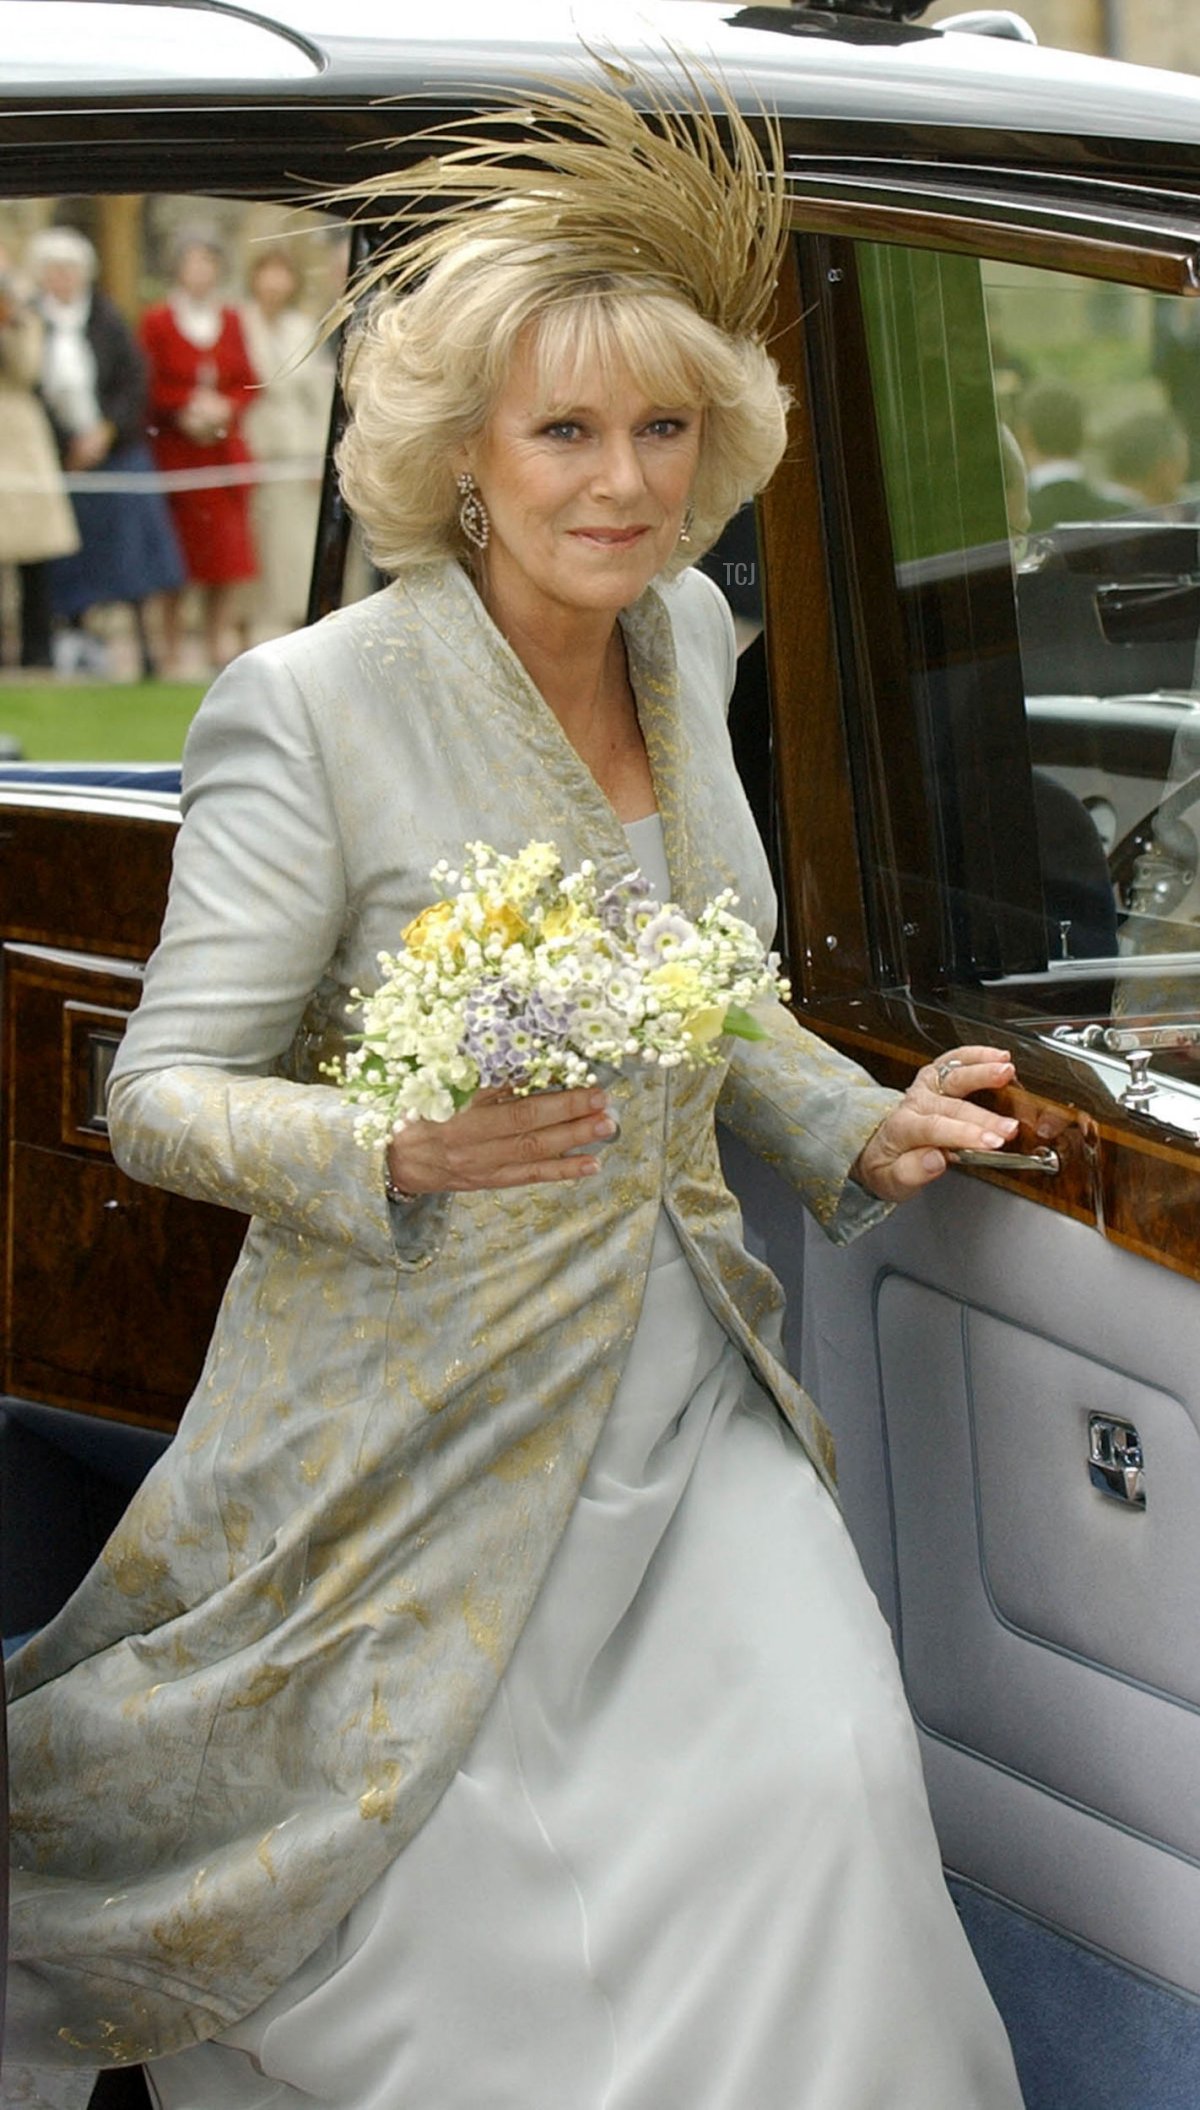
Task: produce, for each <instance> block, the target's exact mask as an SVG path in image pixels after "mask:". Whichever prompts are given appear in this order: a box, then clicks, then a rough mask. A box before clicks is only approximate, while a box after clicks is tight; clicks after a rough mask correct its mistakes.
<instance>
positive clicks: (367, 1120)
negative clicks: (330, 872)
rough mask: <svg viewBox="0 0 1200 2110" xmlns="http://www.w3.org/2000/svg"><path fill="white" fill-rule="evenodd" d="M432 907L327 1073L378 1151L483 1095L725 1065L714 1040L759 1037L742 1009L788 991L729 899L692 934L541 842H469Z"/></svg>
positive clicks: (622, 884)
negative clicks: (616, 1073) (413, 1124)
mask: <svg viewBox="0 0 1200 2110" xmlns="http://www.w3.org/2000/svg"><path fill="white" fill-rule="evenodd" d="M430 877H431V878H432V879H433V881H434V884H435V885H436V886H437V887H439V889H441V890H442V898H441V899H439V900H437V901H435V902H433V903H432V904H431V906H430V907H429V908H426V909H423V910H422V911H421V914H420V915H419V916H417V917H415V918H414V920H413V921H412V922H411V923H410V924H409V925H408V928H407V929H406V930H405V931H404V933H403V938H404V951H403V952H401V953H399V954H396V955H392V954H390V953H381V954H380V956H379V964H380V968H381V970H382V974H383V980H382V982H381V983H380V986H379V988H378V989H377V990H376V991H375V992H374V994H373V995H371V996H366V997H364V996H363V994H362V992H361V991H359V990H353V991H352V992H351V996H352V1000H353V1002H354V1003H355V1004H356V1005H357V1006H361V1013H362V1032H361V1035H359V1036H358V1037H357V1044H356V1045H355V1047H354V1048H353V1049H352V1051H351V1052H350V1053H349V1054H348V1055H347V1056H345V1058H344V1059H343V1060H341V1061H339V1062H337V1063H333V1064H331V1065H329V1067H328V1072H327V1073H328V1074H329V1075H330V1076H332V1077H334V1078H335V1080H336V1081H337V1082H338V1083H339V1084H340V1085H341V1087H342V1089H343V1091H344V1092H345V1093H346V1096H347V1097H348V1098H349V1099H350V1100H352V1101H353V1102H354V1103H355V1104H356V1105H357V1106H358V1107H360V1108H361V1112H360V1114H359V1117H358V1121H357V1123H356V1134H357V1137H358V1140H359V1142H361V1143H362V1144H363V1145H364V1146H365V1147H372V1148H373V1147H377V1146H380V1145H383V1144H385V1143H386V1142H387V1140H388V1138H389V1137H390V1136H391V1135H393V1134H394V1133H395V1131H396V1130H397V1129H398V1128H401V1127H403V1125H404V1123H405V1122H406V1121H414V1120H421V1119H424V1120H427V1121H448V1120H449V1119H450V1116H451V1115H452V1114H453V1113H455V1112H456V1110H457V1109H458V1108H459V1107H461V1106H465V1105H466V1104H467V1103H468V1101H469V1100H470V1099H471V1098H473V1096H474V1094H475V1093H476V1092H477V1091H480V1090H481V1089H483V1088H484V1087H487V1086H494V1085H502V1086H504V1087H506V1088H507V1089H508V1090H510V1091H513V1092H518V1093H523V1092H533V1091H542V1090H546V1089H548V1088H549V1089H562V1088H565V1087H568V1086H572V1085H586V1084H595V1083H596V1082H597V1081H598V1075H599V1074H601V1073H603V1072H604V1071H605V1070H608V1069H611V1068H619V1067H620V1066H621V1065H622V1064H624V1063H626V1062H628V1061H638V1062H644V1063H652V1064H657V1066H658V1067H659V1068H660V1069H673V1068H680V1067H688V1068H698V1067H701V1066H703V1065H706V1064H710V1063H714V1062H716V1061H718V1060H719V1059H720V1049H719V1046H718V1042H719V1041H720V1039H721V1036H722V1035H723V1034H727V1033H728V1034H735V1035H737V1036H738V1037H740V1038H741V1039H743V1040H762V1039H764V1038H765V1037H766V1036H765V1033H764V1029H763V1027H762V1026H761V1025H760V1024H759V1022H758V1020H757V1019H756V1018H755V1017H754V1015H753V1012H752V1009H751V1006H752V1005H753V1004H754V1003H755V1002H756V1001H757V1000H759V999H761V998H763V997H775V996H784V997H786V996H787V994H788V988H787V984H786V982H785V981H784V980H783V979H782V977H781V975H780V972H779V961H778V958H777V956H776V955H775V954H774V953H769V954H768V953H764V951H763V948H762V946H761V945H760V943H759V941H758V938H757V935H756V934H755V932H754V931H753V930H752V929H751V927H750V925H749V924H748V923H746V922H744V921H743V920H742V918H741V917H740V916H736V915H734V913H733V906H734V903H735V901H736V899H737V896H736V895H735V894H733V893H732V892H730V891H729V890H728V889H726V890H725V892H723V893H721V894H718V895H717V896H716V897H715V899H713V900H712V901H710V902H708V903H707V905H706V906H705V907H704V908H703V909H702V910H701V912H700V914H699V916H698V917H697V918H696V920H695V922H691V921H689V919H688V918H687V917H686V916H685V915H683V914H682V912H681V911H680V910H679V909H678V908H676V907H675V906H674V905H673V904H672V903H671V902H669V901H665V902H659V901H654V900H652V899H651V896H650V887H649V883H648V882H647V881H646V880H645V879H644V878H643V877H642V874H641V873H640V872H632V873H630V874H628V875H627V876H626V877H624V878H621V879H619V880H618V881H617V882H616V884H615V885H613V886H610V887H607V888H606V889H604V891H603V892H601V891H600V889H599V885H598V882H597V878H596V871H595V867H594V866H593V865H592V864H591V863H590V862H586V863H584V864H582V865H581V866H580V868H579V870H578V871H577V872H568V873H564V871H563V868H562V861H561V859H560V857H559V855H558V852H557V850H556V849H555V847H554V845H553V843H539V842H531V843H527V844H526V846H525V848H524V849H523V850H521V851H519V852H518V853H517V855H516V856H515V857H507V856H502V855H501V854H500V853H499V852H498V851H496V850H493V849H491V848H490V847H489V845H488V844H487V843H469V844H468V845H467V849H466V856H465V858H464V860H463V866H462V870H461V872H455V871H452V870H451V869H450V866H449V865H448V864H447V863H446V862H445V861H444V860H443V862H441V863H440V864H437V865H435V866H434V868H433V871H432V873H431V874H430Z"/></svg>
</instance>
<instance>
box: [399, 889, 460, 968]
mask: <svg viewBox="0 0 1200 2110" xmlns="http://www.w3.org/2000/svg"><path fill="white" fill-rule="evenodd" d="M403 938H404V943H405V944H406V945H407V947H408V949H409V951H410V952H415V953H417V954H418V955H419V956H420V958H421V959H423V960H435V959H437V957H438V955H439V954H440V953H448V954H449V955H450V957H451V958H452V959H455V958H457V956H458V953H459V951H460V949H461V946H462V932H461V931H460V930H459V928H458V923H457V920H456V918H455V914H454V904H453V902H450V901H432V902H430V905H429V907H428V908H423V909H422V910H421V913H420V915H419V916H414V917H413V919H412V922H411V923H410V924H409V925H408V927H407V929H406V930H405V931H404V932H403Z"/></svg>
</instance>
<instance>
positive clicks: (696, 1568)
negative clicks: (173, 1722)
mask: <svg viewBox="0 0 1200 2110" xmlns="http://www.w3.org/2000/svg"><path fill="white" fill-rule="evenodd" d="M628 833H629V836H630V842H631V846H632V848H633V851H634V855H635V857H636V858H637V861H638V862H639V864H640V865H641V866H642V868H643V870H644V871H646V873H647V875H648V876H649V877H650V878H651V880H652V881H653V882H654V884H655V887H656V890H657V889H661V893H662V896H663V898H666V897H667V896H668V895H669V892H670V888H669V882H668V879H667V873H666V864H665V859H664V855H663V849H662V839H661V829H660V826H659V823H658V820H657V818H656V817H654V818H651V819H650V820H647V821H642V822H637V823H634V824H633V826H632V827H631V828H630V829H629V831H628ZM150 2075H151V2080H152V2085H153V2088H154V2090H155V2093H156V2096H157V2100H158V2103H159V2105H160V2110H305V2106H311V2105H321V2106H323V2110H1020V2102H1021V2098H1020V2091H1019V2088H1018V2084H1017V2081H1016V2077H1015V2074H1014V2070H1013V2065H1012V2059H1011V2054H1010V2052H1009V2048H1008V2044H1007V2040H1006V2038H1005V2035H1004V2032H1003V2029H1002V2027H1001V2024H1000V2021H999V2018H998V2016H997V2014H996V2012H995V2009H994V2008H993V2006H992V2003H991V2000H990V1998H989V1996H988V1994H987V1991H986V1989H985V1987H984V1985H983V1981H982V1979H981V1978H980V1976H979V1974H978V1971H977V1969H976V1966H975V1963H974V1961H973V1958H972V1956H971V1953H970V1950H969V1948H968V1946H967V1943H966V1941H965V1938H964V1936H963V1934H962V1932H961V1930H960V1927H959V1924H958V1920H957V1917H956V1915H955V1912H954V1909H953V1907H952V1905H951V1903H950V1900H949V1897H948V1894H947V1892H946V1888H945V1885H944V1882H943V1879H942V1872H941V1866H940V1862H939V1857H938V1850H937V1845H936V1841H935V1838H934V1834H933V1830H932V1826H931V1823H930V1818H929V1813H928V1808H927V1804H926V1800H925V1793H924V1787H923V1784H922V1779H921V1770H920V1761H919V1757H918V1752H917V1746H916V1740H915V1737H914V1734H913V1729H912V1724H911V1720H910V1717H909V1714H908V1709H907V1706H906V1703H905V1700H904V1696H903V1692H902V1690H901V1686H900V1680H899V1674H898V1670H897V1665H896V1660H895V1656H894V1653H893V1650H892V1645H891V1640H890V1636H889V1635H888V1632H887V1629H886V1627H885V1624H884V1622H883V1619H882V1617H881V1615H880V1613H879V1611H878V1608H877V1606H876V1604H875V1601H874V1598H873V1597H872V1596H871V1593H870V1591H869V1589H868V1587H867V1584H866V1582H865V1580H864V1577H863V1574H862V1570H861V1568H860V1566H859V1563H858V1560H857V1557H856V1555H855V1553H854V1551H853V1548H852V1547H851V1545H850V1542H849V1539H848V1536H847V1534H846V1530H845V1527H844V1525H843V1523H842V1521H841V1518H840V1516H839V1513H838V1511H837V1508H836V1505H835V1504H834V1502H833V1501H832V1500H831V1498H830V1496H829V1495H828V1493H827V1492H826V1490H825V1489H824V1487H823V1486H822V1485H821V1482H820V1480H819V1478H818V1475H817V1473H816V1471H815V1470H814V1468H813V1466H812V1465H811V1463H810V1462H809V1460H808V1458H807V1457H806V1456H805V1454H804V1452H803V1450H802V1449H801V1447H800V1445H799V1444H798V1443H797V1441H796V1439H795V1438H794V1437H793V1436H792V1434H791V1433H790V1431H789V1430H788V1429H787V1427H786V1426H785V1424H784V1422H783V1420H782V1418H781V1416H780V1414H779V1412H778V1410H777V1409H776V1407H775V1406H774V1404H773V1402H772V1401H771V1400H770V1399H769V1397H768V1396H767V1394H766V1393H765V1392H764V1391H763V1389H762V1388H761V1386H760V1385H759V1383H758V1381H757V1379H756V1377H755V1376H754V1374H753V1372H752V1371H751V1370H750V1367H749V1365H748V1364H747V1362H746V1361H745V1359H744V1357H743V1356H742V1355H741V1353H740V1352H739V1350H738V1349H737V1347H736V1346H735V1345H734V1343H733V1342H731V1340H730V1339H729V1336H728V1334H727V1333H726V1332H725V1330H724V1329H723V1328H722V1327H721V1326H720V1325H719V1324H718V1323H717V1321H716V1320H715V1319H714V1318H713V1316H712V1314H711V1313H710V1311H709V1309H708V1306H707V1305H706V1303H705V1301H704V1298H703V1297H702V1295H701V1292H700V1289H699V1286H698V1284H697V1280H696V1277H695V1275H694V1273H693V1271H692V1269H691V1268H690V1267H689V1265H688V1263H687V1261H686V1259H685V1258H684V1256H683V1253H682V1250H681V1248H680V1246H679V1243H678V1240H677V1238H676V1236H675V1233H674V1231H673V1229H672V1227H671V1225H670V1222H669V1220H668V1219H667V1217H666V1216H665V1215H663V1216H661V1217H660V1219H659V1225H658V1232H657V1236H656V1239H655V1246H654V1252H653V1259H652V1266H651V1272H650V1276H649V1281H648V1283H647V1287H646V1294H645V1300H644V1304H643V1308H642V1314H641V1319H640V1322H639V1324H638V1328H637V1332H636V1335H635V1337H634V1342H633V1346H632V1349H631V1351H630V1353H629V1357H628V1360H627V1362H626V1365H625V1369H624V1373H623V1375H622V1378H621V1383H620V1387H619V1389H618V1391H617V1394H616V1397H615V1399H614V1402H613V1405H612V1408H611V1410H610V1413H609V1416H608V1419H607V1421H606V1423H605V1425H604V1429H603V1431H602V1434H601V1437H600V1440H599V1444H598V1446H597V1448H596V1451H595V1453H594V1455H593V1458H592V1461H591V1464H590V1467H589V1469H588V1473H587V1477H586V1480H585V1482H584V1486H583V1490H582V1493H581V1496H580V1499H579V1501H578V1503H577V1506H576V1507H575V1509H574V1511H573V1513H572V1515H571V1518H570V1521H569V1523H568V1525H567V1528H566V1532H565V1534H564V1536H563V1538H562V1539H561V1541H560V1543H559V1546H558V1549H557V1551H556V1553H555V1556H554V1559H553V1561H552V1564H551V1566H550V1569H549V1571H548V1574H547V1576H546V1579H545V1582H544V1584H543V1586H542V1589H541V1593H540V1595H539V1597H538V1599H537V1602H536V1604H535V1606H534V1609H533V1612H532V1615H531V1617H530V1618H529V1620H528V1622H527V1624H526V1626H525V1628H524V1631H523V1633H522V1635H521V1637H520V1640H519V1642H518V1644H517V1647H516V1651H515V1653H514V1655H513V1657H512V1659H511V1661H510V1663H509V1665H508V1668H507V1670H506V1672H505V1674H504V1676H503V1678H502V1680H501V1683H500V1686H499V1690H498V1692H497V1694H496V1697H495V1700H494V1701H493V1703H492V1705H491V1707H490V1709H489V1711H488V1713H487V1715H486V1717H485V1719H484V1722H483V1726H482V1728H481V1730H480V1732H479V1734H478V1736H477V1737H476V1739H475V1742H474V1744H473V1745H472V1747H471V1749H470V1751H469V1753H468V1754H467V1756H466V1759H465V1761H464V1762H463V1764H462V1765H461V1767H460V1769H459V1770H458V1772H457V1774H456V1775H455V1777H454V1779H453V1781H452V1782H451V1785H450V1787H449V1788H448V1790H447V1792H446V1794H445V1795H444V1797H443V1798H442V1800H441V1802H440V1803H439V1805H438V1807H437V1808H436V1810H435V1811H434V1813H433V1815H432V1817H431V1818H430V1819H429V1820H428V1821H427V1823H426V1824H425V1825H424V1827H423V1828H422V1830H421V1831H420V1832H419V1833H418V1834H417V1836H416V1838H415V1839H414V1840H413V1841H412V1843H411V1844H410V1845H409V1846H407V1847H406V1848H405V1849H404V1851H403V1852H402V1853H401V1854H400V1855H399V1856H398V1857H397V1859H396V1860H395V1862H394V1863H393V1864H392V1865H391V1867H389V1868H388V1870H387V1871H386V1873H385V1874H384V1875H383V1876H382V1877H381V1878H380V1879H379V1880H378V1881H377V1882H376V1883H375V1884H374V1885H373V1887H372V1888H371V1889H370V1890H369V1891H368V1892H367V1893H366V1895H365V1896H364V1897H363V1898H362V1899H361V1901H360V1902H359V1903H358V1904H357V1905H356V1906H355V1907H354V1908H353V1910H352V1911H351V1912H350V1914H349V1915H348V1917H347V1918H346V1919H345V1920H344V1921H343V1922H342V1924H341V1925H340V1927H338V1928H337V1930H336V1931H335V1932H334V1934H332V1935H331V1936H330V1938H329V1939H328V1940H327V1941H326V1942H325V1943H324V1944H323V1945H322V1946H321V1948H320V1949H318V1950H317V1952H316V1953H315V1955H314V1956H313V1957H312V1958H311V1959H310V1960H309V1962H308V1963H307V1964H305V1965H304V1966H303V1967H302V1968H301V1969H300V1970H299V1971H298V1972H296V1973H295V1974H294V1976H293V1977H292V1978H291V1979H290V1980H289V1981H288V1983H287V1984H286V1985H285V1986H284V1987H283V1988H282V1989H281V1990H280V1991H279V1992H278V1993H276V1994H275V1995H274V1996H273V1997H272V1998H271V1999H270V2000H268V2001H267V2002H266V2004H265V2005H264V2006H262V2007H260V2008H258V2009H257V2010H256V2011H255V2012H254V2013H253V2014H252V2015H250V2016H248V2017H247V2018H246V2019H245V2020H244V2021H242V2022H241V2023H239V2024H237V2025H236V2026H235V2027H234V2028H233V2029H232V2030H230V2031H229V2032H227V2033H226V2034H225V2035H224V2036H223V2037H221V2038H219V2039H217V2040H214V2041H211V2042H208V2043H205V2044H201V2045H198V2046H196V2047H195V2048H193V2049H190V2050H188V2051H185V2052H181V2053H178V2054H176V2055H175V2056H173V2057H171V2058H166V2059H161V2060H158V2061H156V2062H155V2063H154V2065H153V2066H152V2067H151V2068H150Z"/></svg>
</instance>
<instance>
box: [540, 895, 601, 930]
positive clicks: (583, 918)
mask: <svg viewBox="0 0 1200 2110" xmlns="http://www.w3.org/2000/svg"><path fill="white" fill-rule="evenodd" d="M585 925H588V926H590V927H593V928H594V918H592V917H591V916H587V915H585V914H584V911H583V910H582V909H581V908H580V906H579V904H578V902H576V901H556V902H555V904H554V907H553V908H549V909H547V910H546V913H545V915H544V916H543V918H542V936H543V937H544V938H573V937H574V936H575V934H576V932H577V931H580V930H582V929H583V928H584V926H585Z"/></svg>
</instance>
